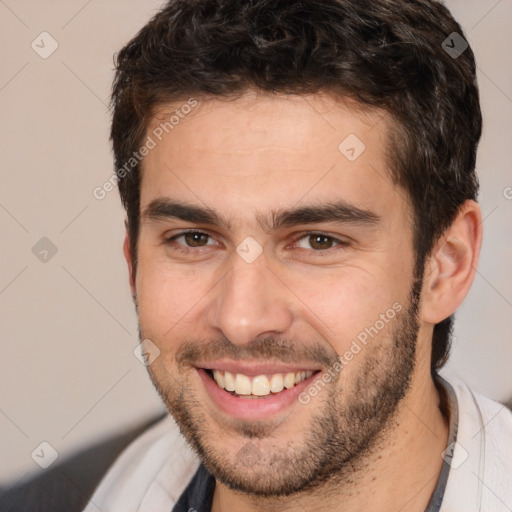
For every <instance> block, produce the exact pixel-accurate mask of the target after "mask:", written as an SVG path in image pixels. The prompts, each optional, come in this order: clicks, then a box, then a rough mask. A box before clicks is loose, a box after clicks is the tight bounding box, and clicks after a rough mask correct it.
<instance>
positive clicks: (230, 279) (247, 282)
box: [207, 254, 293, 345]
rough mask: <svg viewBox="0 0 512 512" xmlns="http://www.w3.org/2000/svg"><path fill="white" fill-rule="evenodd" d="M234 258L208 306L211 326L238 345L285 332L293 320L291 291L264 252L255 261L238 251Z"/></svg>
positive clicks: (208, 317)
mask: <svg viewBox="0 0 512 512" xmlns="http://www.w3.org/2000/svg"><path fill="white" fill-rule="evenodd" d="M232 259H233V262H232V265H231V268H230V271H229V273H228V274H227V275H226V277H225V278H224V279H222V281H221V282H220V283H219V284H218V286H217V287H216V289H215V293H214V295H213V296H212V299H211V303H210V304H209V306H208V312H207V319H208V324H209V327H210V328H213V329H215V330H217V331H220V332H221V333H222V334H223V335H224V336H225V337H226V338H227V339H229V340H230V341H231V343H233V344H235V345H245V344H248V343H249V342H250V341H251V340H254V339H255V338H257V337H263V336H275V335H280V334H281V335H282V334H283V333H284V332H286V331H287V330H288V329H289V328H290V326H291V324H292V322H293V313H292V309H291V305H292V303H291V297H290V292H289V291H288V289H287V288H286V287H285V286H284V284H283V283H282V282H281V281H280V280H279V279H278V278H277V277H276V276H275V275H274V273H273V271H271V270H270V268H269V267H268V266H267V263H266V260H265V258H264V255H263V254H262V255H261V256H260V257H259V258H257V259H256V260H255V261H253V262H252V263H247V262H246V261H244V260H243V259H242V258H241V257H239V256H238V255H237V254H234V255H233V258H232ZM274 272H275V271H274Z"/></svg>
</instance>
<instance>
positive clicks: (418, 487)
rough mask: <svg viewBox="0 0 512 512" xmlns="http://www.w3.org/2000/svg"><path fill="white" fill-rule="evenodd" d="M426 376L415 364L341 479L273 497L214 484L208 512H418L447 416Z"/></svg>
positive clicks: (437, 460)
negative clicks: (379, 431)
mask: <svg viewBox="0 0 512 512" xmlns="http://www.w3.org/2000/svg"><path fill="white" fill-rule="evenodd" d="M440 405H441V398H440V396H439V392H438V390H437V388H436V386H435V384H434V381H433V380H432V378H431V377H430V368H429V367H427V368H425V367H423V368H421V367H420V368H417V371H416V372H415V374H414V377H413V381H412V382H411V387H410V389H409V392H408V394H407V395H406V397H405V398H404V399H403V400H402V402H401V404H400V406H399V409H398V411H397V414H396V415H395V417H394V418H393V420H392V424H391V425H390V428H389V429H387V430H386V432H385V435H383V438H382V439H381V440H380V441H379V442H378V443H376V445H375V447H374V449H373V450H372V451H371V452H370V453H368V454H367V455H366V457H365V459H364V460H362V461H360V462H359V463H358V464H357V467H354V468H351V476H350V477H349V478H346V475H344V478H343V480H342V481H340V479H339V478H338V479H337V478H336V475H333V478H332V481H331V482H329V483H328V484H326V485H324V486H323V487H322V488H321V489H315V490H312V491H308V492H307V493H303V494H298V495H294V496H287V497H279V498H260V497H254V496H248V495H245V494H241V493H237V492H234V491H232V490H230V489H229V488H227V487H226V486H224V485H223V484H222V483H220V482H217V483H216V486H215V493H214V499H213V505H212V512H228V511H231V510H238V511H240V512H256V511H260V510H266V511H269V512H272V511H274V510H276V511H277V510H279V511H280V512H303V511H304V510H308V511H311V512H316V511H321V510H332V511H340V512H341V511H345V510H379V511H381V512H392V511H396V510H402V509H404V510H407V511H409V512H424V511H425V509H426V507H427V505H428V502H429V500H430V497H431V495H432V493H433V491H434V488H435V486H436V483H437V480H438V478H439V474H440V472H441V468H442V465H443V459H442V457H441V453H442V452H443V451H444V450H445V448H446V445H447V440H448V419H447V418H445V417H444V416H443V414H442V412H441V408H440Z"/></svg>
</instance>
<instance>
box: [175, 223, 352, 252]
mask: <svg viewBox="0 0 512 512" xmlns="http://www.w3.org/2000/svg"><path fill="white" fill-rule="evenodd" d="M189 234H200V235H206V236H207V237H209V239H212V238H213V237H212V236H211V235H210V234H208V233H205V232H204V231H199V230H193V229H191V230H186V231H181V232H179V233H177V234H175V235H172V236H171V237H169V238H166V240H165V243H166V244H168V245H173V246H174V249H175V250H177V251H180V252H183V253H189V252H194V250H195V249H202V248H204V247H207V246H203V247H187V246H183V245H181V244H176V243H175V242H176V240H177V239H178V238H181V237H182V236H186V235H189ZM315 235H316V236H324V237H326V238H329V239H330V240H331V241H332V242H334V243H335V244H336V245H335V246H334V247H330V248H329V249H325V250H316V251H315V250H314V249H311V252H314V253H315V254H316V255H318V256H320V257H322V256H327V255H330V254H331V253H332V251H333V250H336V248H338V249H341V248H345V247H348V246H349V245H350V243H349V242H347V241H345V240H340V239H339V238H336V237H334V236H332V235H329V234H328V233H324V232H322V231H308V232H306V233H303V234H301V235H300V236H299V237H297V238H295V239H294V241H293V243H294V244H296V243H297V242H299V241H300V240H303V239H304V238H308V237H310V236H315Z"/></svg>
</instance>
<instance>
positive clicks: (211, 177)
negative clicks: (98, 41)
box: [141, 92, 404, 219]
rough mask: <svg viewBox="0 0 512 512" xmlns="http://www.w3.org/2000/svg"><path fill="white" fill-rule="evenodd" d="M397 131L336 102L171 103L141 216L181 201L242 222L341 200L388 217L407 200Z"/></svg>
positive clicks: (292, 98)
mask: <svg viewBox="0 0 512 512" xmlns="http://www.w3.org/2000/svg"><path fill="white" fill-rule="evenodd" d="M191 105H194V106H193V107H190V106H191ZM390 125H391V120H390V119H389V116H388V115H387V114H386V113H384V112H383V111H381V110H377V109H373V110H371V109H368V108H362V107H361V106H360V105H358V104H356V103H355V102H353V101H349V100H344V101H340V100H339V99H336V98H334V97H333V96H330V95H328V94H312V95H302V96H298V95H272V96H271V95H266V94H260V93H255V92H250V93H245V94H244V95H242V96H241V97H239V98H236V99H230V100H227V99H219V98H214V99H207V100H200V99H197V100H193V101H191V100H190V99H189V100H184V101H180V102H174V103H170V104H167V105H164V106H162V107H161V108H160V109H159V110H158V111H157V112H156V114H155V116H153V118H152V119H151V122H150V123H149V125H148V128H147V133H146V137H148V138H151V139H152V140H153V143H154V148H153V149H151V150H150V151H149V153H148V154H147V156H146V157H145V158H144V160H143V165H142V184H141V208H142V209H144V205H147V204H149V202H150V201H152V200H154V199H155V198H157V197H169V196H171V197H172V198H179V199H185V200H186V201H187V202H189V203H192V204H201V205H202V206H207V207H210V208H212V209H216V210H217V209H218V208H219V207H222V209H223V210H224V212H225V213H226V215H227V216H233V217H236V218H238V219H241V217H244V216H245V215H247V216H248V215H249V212H251V213H252V214H254V213H261V214H264V213H265V211H267V210H269V209H275V208H276V207H277V206H278V207H286V206H293V205H295V204H297V203H300V202H304V203H317V204H318V203H322V202H335V201H337V200H340V199H341V200H344V201H347V202H350V203H351V204H355V205H357V206H360V207H362V208H365V207H368V206H372V208H373V209H375V208H376V209H382V210H385V209H386V208H388V207H389V203H390V201H395V202H396V201H397V199H400V198H402V199H403V196H404V193H403V191H401V190H398V189H397V188H396V187H395V186H394V185H393V183H392V181H391V178H390V173H389V167H388V162H387V154H388V151H387V149H388V141H387V134H388V129H389V127H390ZM366 209H368V208H366Z"/></svg>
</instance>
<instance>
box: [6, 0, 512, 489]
mask: <svg viewBox="0 0 512 512" xmlns="http://www.w3.org/2000/svg"><path fill="white" fill-rule="evenodd" d="M446 4H447V5H448V7H449V8H450V9H451V10H452V12H453V14H454V15H455V17H456V18H457V20H458V21H459V22H460V23H461V25H462V26H463V29H464V30H465V34H466V38H467V39H468V40H469V43H470V44H471V46H472V48H473V50H474V52H475V54H476V57H477V63H478V75H479V84H480V90H481V102H482V109H483V113H484V134H483V139H482V142H481V146H480V150H479V158H478V172H479V176H480V181H481V192H480V198H479V199H480V204H481V207H482V210H483V217H484V246H483V250H482V254H481V260H480V265H479V268H478V273H477V276H476V279H475V283H474V285H473V288H472V290H471V292H470V294H469V296H468V298H467V299H466V301H465V302H464V304H463V305H462V307H461V308H460V310H459V312H458V314H457V321H456V332H455V339H454V347H453V353H452V357H451V359H450V362H449V364H448V366H447V368H446V370H445V371H444V373H445V374H450V373H451V374H456V375H458V376H459V377H461V378H462V379H463V380H465V381H466V382H468V383H469V384H470V385H471V386H473V387H474V388H475V389H476V390H477V391H479V392H481V393H484V394H486V395H488V396H490V397H492V398H494V399H496V400H500V401H502V402H506V401H508V400H510V399H512V343H511V342H510V332H511V330H512V271H511V262H512V172H511V167H510V166H511V162H512V59H511V58H510V54H511V51H512V31H511V30H510V27H511V26H512V0H486V1H482V0H451V1H448V2H446ZM161 5H162V2H161V1H153V0H106V1H104V0H102V1H100V0H88V1H87V0H66V1H64V0H45V1H38V2H36V1H35V0H31V1H29V0H16V1H15V0H0V54H1V62H2V65H1V67H0V119H1V126H0V140H1V142H2V151H1V152H0V169H1V185H0V226H1V229H2V242H3V243H2V252H1V273H0V315H1V323H0V336H1V343H2V350H1V356H2V357H1V359H0V389H1V396H0V432H1V436H0V460H2V464H1V466H0V484H2V483H6V482H16V481H21V480H23V479H25V478H27V475H29V474H32V473H34V472H38V471H39V472H40V471H43V469H41V468H40V467H39V466H38V465H37V464H36V462H35V460H34V459H37V457H34V459H33V458H32V454H33V453H34V452H35V453H37V450H40V449H41V448H40V446H41V443H42V442H47V443H49V444H50V445H51V446H52V447H53V448H54V449H55V451H56V452H57V453H58V456H59V457H60V458H65V457H66V456H68V455H70V454H71V453H73V452H75V451H76V450H79V449H80V448H83V447H85V446H86V445H88V444H90V443H92V442H97V441H100V440H102V439H104V438H106V437H108V436H109V435H112V434H114V433H115V432H117V431H118V430H119V429H120V428H124V427H129V426H132V425H135V424H138V423H139V422H140V421H141V420H143V419H145V418H147V417H149V416H152V415H154V414H155V413H158V412H160V411H163V410H164V409H163V406H162V405H161V403H160V399H159V398H158V396H157V394H156V392H155V391H154V389H153V386H152V385H151V383H150V381H149V378H148V376H147V372H146V368H145V367H144V365H143V364H141V362H140V361H139V360H138V359H137V358H136V357H135V355H134V349H135V348H136V346H137V344H138V337H137V323H136V316H135V310H134V307H133V303H132V298H131V294H130V290H129V286H128V274H127V270H126V266H125V262H124V259H123V256H122V241H123V235H124V226H123V221H124V211H123V210H122V208H121V205H120V200H119V196H118V193H117V190H115V189H114V190H112V191H111V192H109V193H107V194H106V197H105V198H104V199H101V200H99V199H96V198H95V197H94V196H93V190H94V189H95V188H96V187H98V186H102V185H103V183H104V182H105V181H106V180H107V179H108V178H109V177H110V176H111V174H112V172H113V167H112V156H111V153H110V147H109V142H108V132H109V120H110V116H109V112H108V108H107V105H108V98H109V92H110V86H111V82H112V77H113V54H114V53H115V52H116V51H118V50H119V49H120V48H121V47H122V46H123V45H124V43H126V42H127V41H128V40H129V39H130V38H131V37H132V36H133V35H134V34H135V33H136V32H137V31H138V30H139V29H140V28H141V27H142V26H143V24H144V23H145V22H146V21H147V20H148V19H149V18H150V17H151V16H152V15H153V14H154V13H155V11H156V10H157V9H158V8H159V7H160V6H161ZM441 43H442V39H440V44H441Z"/></svg>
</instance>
